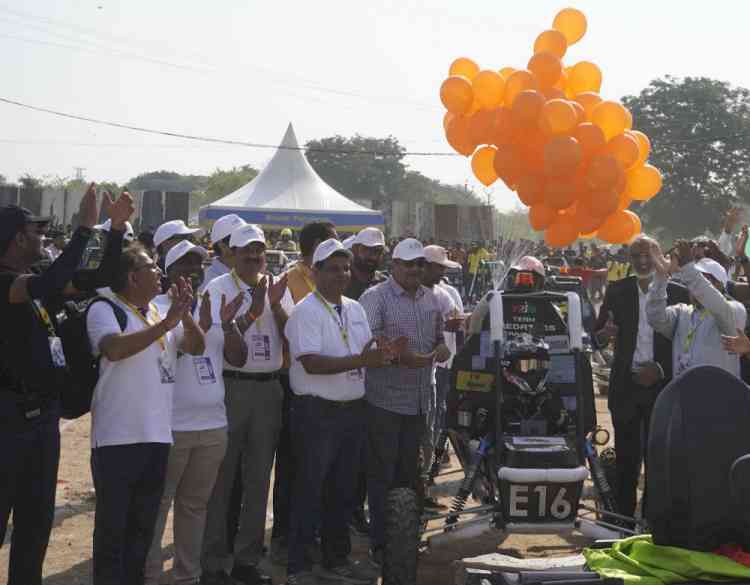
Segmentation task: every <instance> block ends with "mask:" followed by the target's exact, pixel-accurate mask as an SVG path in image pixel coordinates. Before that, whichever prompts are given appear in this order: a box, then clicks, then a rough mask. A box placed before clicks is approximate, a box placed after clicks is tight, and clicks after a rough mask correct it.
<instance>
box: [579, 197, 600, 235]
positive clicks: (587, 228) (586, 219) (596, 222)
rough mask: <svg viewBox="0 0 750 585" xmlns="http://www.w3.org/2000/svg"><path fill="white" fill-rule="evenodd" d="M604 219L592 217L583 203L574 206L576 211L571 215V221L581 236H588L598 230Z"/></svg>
mask: <svg viewBox="0 0 750 585" xmlns="http://www.w3.org/2000/svg"><path fill="white" fill-rule="evenodd" d="M604 219H605V218H603V217H597V216H595V215H592V214H591V212H590V211H589V210H588V209H587V208H586V206H585V205H584V203H583V202H581V203H580V204H579V205H577V206H576V211H575V213H574V214H573V221H574V222H575V224H576V227H578V231H579V232H581V233H582V234H590V233H592V232H595V231H596V230H598V229H599V227H600V226H601V225H602V224H603V223H604Z"/></svg>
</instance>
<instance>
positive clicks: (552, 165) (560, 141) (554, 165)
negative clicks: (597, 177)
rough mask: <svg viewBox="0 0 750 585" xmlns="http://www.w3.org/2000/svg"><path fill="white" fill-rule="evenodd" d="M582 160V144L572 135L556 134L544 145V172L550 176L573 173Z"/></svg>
mask: <svg viewBox="0 0 750 585" xmlns="http://www.w3.org/2000/svg"><path fill="white" fill-rule="evenodd" d="M580 162H581V145H580V144H578V141H577V140H576V139H575V138H571V137H570V136H554V137H552V138H551V139H550V141H549V142H548V143H547V145H546V146H545V147H544V173H545V174H546V175H547V176H549V177H559V176H563V175H572V174H573V173H574V172H575V171H576V168H577V167H578V164H579V163H580Z"/></svg>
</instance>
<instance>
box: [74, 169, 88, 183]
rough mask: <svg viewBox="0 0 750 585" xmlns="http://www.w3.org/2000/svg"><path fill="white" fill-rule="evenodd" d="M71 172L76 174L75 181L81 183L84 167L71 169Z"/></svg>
mask: <svg viewBox="0 0 750 585" xmlns="http://www.w3.org/2000/svg"><path fill="white" fill-rule="evenodd" d="M73 170H74V171H75V172H76V181H83V177H84V175H83V171H85V170H86V169H85V168H84V167H73Z"/></svg>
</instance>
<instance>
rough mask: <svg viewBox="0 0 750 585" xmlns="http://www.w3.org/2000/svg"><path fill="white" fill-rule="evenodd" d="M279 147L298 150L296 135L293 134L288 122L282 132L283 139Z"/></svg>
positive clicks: (290, 124) (292, 128)
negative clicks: (284, 130)
mask: <svg viewBox="0 0 750 585" xmlns="http://www.w3.org/2000/svg"><path fill="white" fill-rule="evenodd" d="M281 146H282V147H283V148H295V149H296V148H299V142H297V135H296V134H295V133H294V127H293V126H292V123H291V122H289V126H287V128H286V132H284V138H282V139H281Z"/></svg>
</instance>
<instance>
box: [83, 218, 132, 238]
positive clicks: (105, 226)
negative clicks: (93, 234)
mask: <svg viewBox="0 0 750 585" xmlns="http://www.w3.org/2000/svg"><path fill="white" fill-rule="evenodd" d="M93 229H95V230H97V231H100V232H108V231H109V230H111V229H112V220H111V219H108V220H107V221H105V222H104V223H100V224H99V225H95V226H94V228H93ZM123 237H124V238H125V239H126V240H127V241H129V242H132V241H133V240H134V239H135V231H133V226H132V225H131V224H130V222H129V221H126V222H125V236H123Z"/></svg>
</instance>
